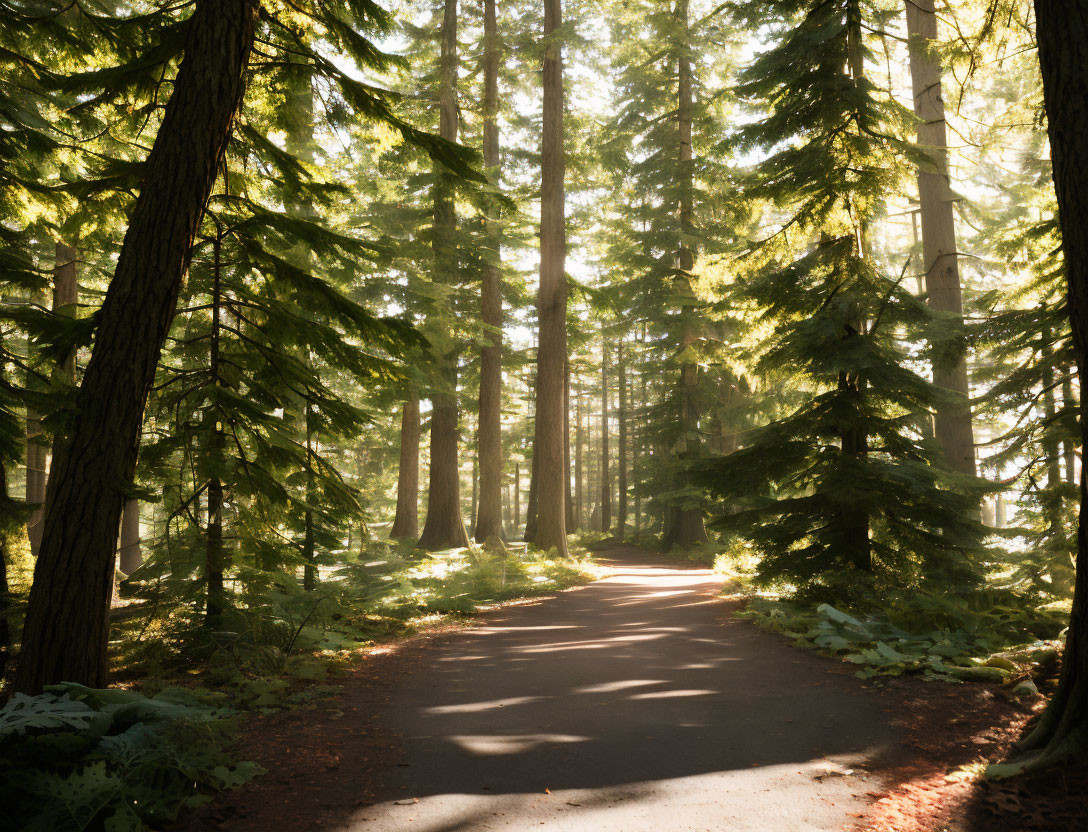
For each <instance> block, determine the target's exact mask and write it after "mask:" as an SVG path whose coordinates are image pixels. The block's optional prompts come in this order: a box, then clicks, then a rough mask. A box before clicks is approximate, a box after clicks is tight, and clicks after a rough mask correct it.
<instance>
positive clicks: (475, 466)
mask: <svg viewBox="0 0 1088 832" xmlns="http://www.w3.org/2000/svg"><path fill="white" fill-rule="evenodd" d="M479 485H480V457H479V454H473V455H472V502H471V504H470V505H469V509H468V516H469V517H470V518H472V520H471V522H470V523H469V525H470V526H472V527H473V528H476V506H477V502H478V497H479V493H478V490H479Z"/></svg>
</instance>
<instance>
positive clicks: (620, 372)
mask: <svg viewBox="0 0 1088 832" xmlns="http://www.w3.org/2000/svg"><path fill="white" fill-rule="evenodd" d="M616 383H617V384H618V385H619V409H618V410H617V412H616V416H617V419H618V420H619V437H618V439H619V441H618V447H617V448H616V453H617V459H616V467H617V473H618V479H619V484H618V493H619V506H618V508H619V511H618V513H617V516H616V536H617V537H618V538H619V539H620V540H621V541H622V540H623V538H624V535H625V534H626V533H627V359H626V357H625V356H624V354H623V341H622V340H621V341H620V342H619V343H618V344H617V345H616Z"/></svg>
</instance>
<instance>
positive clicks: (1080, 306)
mask: <svg viewBox="0 0 1088 832" xmlns="http://www.w3.org/2000/svg"><path fill="white" fill-rule="evenodd" d="M1035 18H1036V37H1037V40H1038V43H1039V63H1040V65H1041V67H1042V74H1043V97H1044V101H1045V104H1046V115H1047V122H1048V125H1047V129H1048V133H1049V134H1050V147H1051V158H1052V160H1053V165H1054V186H1055V191H1056V192H1057V196H1058V217H1059V220H1060V222H1061V228H1062V247H1063V251H1064V253H1065V270H1066V276H1067V280H1068V289H1069V298H1068V307H1069V317H1070V321H1071V323H1072V328H1073V343H1074V347H1075V350H1076V356H1077V369H1078V371H1079V375H1080V378H1082V379H1083V378H1085V377H1086V376H1085V372H1086V369H1088V140H1086V138H1088V107H1086V106H1085V102H1086V101H1088V10H1085V8H1084V4H1083V3H1070V2H1068V0H1035ZM1086 404H1088V402H1086V399H1085V397H1084V396H1083V395H1082V396H1081V402H1080V428H1081V443H1082V447H1083V446H1084V443H1085V442H1086V441H1088V407H1086ZM1020 747H1021V749H1022V750H1024V751H1036V752H1039V754H1038V756H1037V757H1035V758H1034V759H1033V760H1032V762H1031V763H1030V764H1029V765H1031V766H1032V767H1040V766H1044V765H1048V764H1053V763H1058V762H1061V761H1063V760H1065V759H1069V758H1073V757H1080V758H1083V757H1084V756H1085V755H1086V754H1088V481H1086V479H1085V476H1084V473H1083V471H1082V473H1081V478H1080V517H1079V525H1078V534H1077V577H1076V586H1075V588H1074V593H1073V610H1072V613H1071V615H1070V618H1069V629H1068V631H1067V636H1066V643H1065V653H1064V658H1063V661H1062V674H1061V680H1060V682H1059V684H1058V690H1057V691H1056V692H1055V694H1054V696H1053V698H1052V699H1051V700H1050V704H1049V706H1048V707H1047V710H1046V712H1045V713H1044V714H1043V716H1042V718H1041V719H1040V720H1039V722H1038V724H1037V725H1036V727H1035V730H1034V731H1032V732H1031V734H1030V735H1029V736H1027V737H1026V738H1025V739H1024V741H1023V742H1022V743H1021V746H1020Z"/></svg>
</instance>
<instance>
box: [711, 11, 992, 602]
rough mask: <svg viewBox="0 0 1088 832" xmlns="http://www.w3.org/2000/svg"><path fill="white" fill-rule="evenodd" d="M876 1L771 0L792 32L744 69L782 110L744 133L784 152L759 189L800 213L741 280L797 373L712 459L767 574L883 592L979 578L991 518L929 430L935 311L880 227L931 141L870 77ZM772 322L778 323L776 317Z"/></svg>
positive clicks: (778, 226)
mask: <svg viewBox="0 0 1088 832" xmlns="http://www.w3.org/2000/svg"><path fill="white" fill-rule="evenodd" d="M873 8H874V7H873V6H871V5H870V4H868V3H867V2H865V0H835V2H830V3H826V2H811V3H804V4H801V6H800V7H799V8H798V4H796V3H793V2H782V3H774V4H761V9H762V11H761V10H758V9H755V7H753V11H754V13H755V14H756V15H757V17H758V16H760V15H762V14H764V13H766V12H770V13H772V14H773V15H775V16H776V17H775V25H774V27H773V29H772V31H774V32H775V33H776V34H775V35H774V38H775V42H774V44H773V45H772V47H771V48H770V49H768V50H767V51H766V52H765V53H764V54H763V55H762V56H761V57H759V58H758V59H757V60H756V61H755V62H754V63H753V64H752V65H751V66H750V67H749V68H748V69H747V70H745V72H744V73H743V74H742V84H741V87H740V91H741V93H742V94H743V95H744V96H746V97H749V99H750V100H752V101H753V102H759V103H760V104H761V106H763V107H766V108H767V111H766V114H765V116H764V117H763V118H762V119H761V120H760V121H759V122H757V123H754V124H752V125H751V126H748V127H744V128H741V129H740V131H739V134H740V136H739V138H740V141H741V143H742V145H744V146H756V147H761V148H764V149H765V150H766V151H768V152H770V153H771V156H770V157H769V158H768V159H767V160H766V161H765V162H763V163H762V164H761V166H760V169H759V171H758V173H757V177H758V182H759V184H758V185H757V186H756V187H754V188H752V189H751V193H753V194H755V195H758V196H759V197H762V198H763V199H765V200H767V203H768V204H770V205H774V206H782V209H784V211H785V213H784V215H779V216H774V217H773V220H774V223H773V225H772V229H774V231H773V233H772V234H771V235H770V236H769V237H768V238H767V239H766V240H765V241H764V242H763V244H762V245H760V246H758V247H756V253H755V254H754V255H753V256H754V257H755V258H756V260H758V261H760V262H758V263H757V264H755V265H754V268H753V272H752V273H751V274H750V275H747V276H745V278H744V279H743V280H739V281H737V283H736V288H735V290H734V292H733V298H734V299H735V300H734V302H736V303H738V304H740V303H750V304H753V305H754V307H755V308H756V309H758V310H760V311H759V313H758V314H759V315H760V317H761V319H762V322H763V323H764V324H765V325H773V327H774V330H773V333H774V334H773V335H772V336H771V337H769V338H766V340H765V341H763V342H762V343H761V344H760V345H759V347H758V350H759V354H760V359H759V363H758V364H757V367H758V369H759V371H760V372H761V373H763V374H767V375H768V376H769V375H771V374H772V373H778V374H781V375H783V376H785V377H786V378H787V379H789V381H790V382H791V384H792V385H793V388H794V391H795V395H796V397H797V398H796V400H795V401H794V402H792V403H791V407H790V409H788V410H786V412H785V413H784V414H783V415H780V416H778V417H777V418H774V419H772V420H771V421H770V422H769V423H768V424H766V425H764V426H763V427H761V428H759V429H756V430H754V431H751V432H749V435H748V437H747V446H746V447H744V448H741V449H740V450H737V451H735V452H734V453H732V454H730V455H729V456H726V457H724V458H722V459H721V460H720V461H715V462H714V463H712V464H709V465H708V466H706V468H705V469H704V470H706V471H707V481H708V484H710V485H711V487H712V488H713V490H714V491H715V492H716V493H718V494H720V495H722V496H724V497H726V498H727V499H728V501H729V505H727V506H726V507H725V508H724V512H723V517H722V519H721V520H720V523H721V526H722V527H723V528H725V529H727V530H732V531H734V532H736V533H739V534H740V535H741V536H742V537H744V538H746V539H748V540H750V541H752V543H753V544H754V546H755V548H756V550H757V551H758V552H759V553H760V555H761V556H762V560H761V563H760V566H759V574H760V576H761V577H762V578H763V579H764V580H772V581H773V580H787V581H789V582H790V583H792V584H794V585H795V586H797V587H798V591H799V593H801V594H802V595H809V596H810V597H814V598H819V599H833V598H836V597H839V598H850V597H853V598H858V597H862V596H868V597H874V595H875V594H876V593H880V592H882V591H887V590H889V589H892V588H895V587H902V586H911V585H917V584H919V583H927V584H929V585H933V586H940V587H941V590H942V591H943V592H949V591H953V590H955V589H959V590H962V591H966V590H967V589H969V588H970V587H971V586H972V585H973V584H974V583H975V582H977V580H978V579H979V573H978V570H977V568H976V567H975V565H974V564H973V561H972V554H973V552H974V551H975V549H974V548H973V547H977V546H978V540H979V538H980V536H981V529H980V528H979V525H978V523H977V521H976V520H974V519H973V514H972V512H971V511H970V505H971V500H972V499H973V498H975V497H977V491H975V492H972V490H971V489H972V488H975V487H977V486H975V485H974V484H973V483H972V482H971V481H969V480H967V481H965V480H964V479H962V478H958V477H957V476H956V475H954V474H953V472H951V471H948V469H947V468H946V467H945V466H944V465H943V464H941V462H940V460H939V459H938V458H936V457H935V456H934V452H933V450H932V449H931V448H930V446H929V445H928V444H927V442H926V441H925V437H924V435H922V434H921V432H920V431H919V430H918V428H917V424H916V422H917V418H916V414H918V413H925V412H932V410H933V408H934V407H935V404H936V403H937V402H944V401H947V394H944V393H942V392H941V390H940V388H938V387H936V386H934V385H932V384H931V383H929V382H927V381H925V380H924V379H922V378H921V377H920V376H918V375H917V374H916V373H915V372H914V371H913V370H912V369H911V368H910V367H909V366H908V360H907V351H906V348H905V344H904V343H903V340H902V339H903V338H904V337H905V336H904V333H911V332H913V333H918V332H920V331H922V330H923V329H924V327H925V326H926V325H927V323H928V322H929V320H930V313H929V311H928V310H927V309H926V307H925V306H923V305H922V304H921V303H920V302H919V301H918V300H917V299H916V298H914V297H913V296H912V295H910V294H909V293H908V292H907V291H905V290H904V288H903V287H902V281H903V277H904V276H905V273H906V269H902V270H900V272H899V274H896V273H894V272H885V271H884V267H882V265H881V263H880V262H879V260H878V259H877V257H876V256H875V254H874V251H873V248H872V235H871V228H872V225H873V223H874V222H875V221H876V219H877V218H878V217H879V216H880V213H881V211H882V200H883V197H884V195H885V194H887V193H894V192H897V189H899V188H900V187H901V186H902V183H903V180H904V177H905V176H906V174H907V172H908V170H909V166H910V165H911V163H912V162H913V161H914V149H913V148H912V146H911V144H910V142H909V141H908V140H907V139H906V138H905V137H904V133H905V132H906V131H907V130H909V129H910V127H911V126H912V121H913V120H912V119H911V117H910V115H909V114H908V113H906V112H905V111H904V110H903V108H901V106H900V105H899V104H898V103H897V102H896V101H895V100H894V98H893V97H891V96H890V95H888V94H887V93H886V92H882V91H881V90H879V88H878V87H877V86H876V85H875V84H874V83H873V82H872V81H871V80H870V79H869V77H868V76H867V75H866V65H867V52H868V50H867V49H866V44H865V41H864V31H865V20H866V15H867V14H870V13H873ZM765 331H766V330H765Z"/></svg>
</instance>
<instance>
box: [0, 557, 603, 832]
mask: <svg viewBox="0 0 1088 832" xmlns="http://www.w3.org/2000/svg"><path fill="white" fill-rule="evenodd" d="M593 569H594V568H593V565H592V561H591V560H590V558H589V556H588V554H587V553H586V552H585V550H583V549H580V548H578V547H574V548H573V550H572V553H571V556H569V557H567V558H558V557H556V555H555V552H554V551H550V552H531V551H527V550H526V549H524V548H507V547H505V546H502V545H501V544H492V545H488V546H485V547H477V546H473V547H471V548H468V549H456V550H450V551H445V552H434V553H422V552H416V551H412V550H411V549H409V548H407V547H405V546H400V545H397V544H392V543H387V542H377V541H375V542H372V543H370V544H369V546H368V548H367V549H366V551H365V552H364V553H363V554H362V556H361V557H360V558H359V559H358V560H356V561H353V562H350V563H347V564H341V565H339V566H337V567H335V568H330V569H327V570H323V571H322V574H321V580H320V582H319V584H318V586H317V588H316V589H315V590H312V591H305V590H304V589H303V588H302V585H301V582H300V581H299V580H298V578H297V576H296V575H294V574H291V573H289V572H262V571H260V570H256V569H254V570H251V572H250V571H247V570H246V568H245V567H241V568H239V569H238V571H237V572H235V574H234V577H235V593H234V595H233V596H232V598H233V603H232V605H231V609H230V611H229V613H228V614H226V615H224V616H223V617H222V618H221V619H220V620H218V621H217V622H216V624H215V626H214V627H212V626H209V625H208V623H207V622H206V621H205V620H204V617H203V611H202V609H201V608H200V605H199V602H198V601H197V600H195V599H196V598H199V597H200V594H199V593H196V594H194V596H193V598H194V600H193V601H192V602H189V603H187V602H184V601H183V602H182V603H177V601H176V600H174V601H173V602H172V603H167V598H168V597H173V598H175V599H176V596H169V595H167V594H166V593H164V592H161V587H157V586H156V585H155V582H154V581H148V582H146V583H145V584H142V585H141V584H140V582H139V581H138V580H134V581H131V582H130V583H129V585H128V586H127V587H126V594H127V595H128V596H130V598H133V599H139V600H136V601H135V602H136V603H139V602H140V601H141V600H142V601H143V603H144V604H145V607H144V608H143V609H145V610H146V612H145V613H144V614H143V615H142V616H139V617H133V618H130V619H128V620H126V621H124V622H122V623H119V624H116V625H114V627H113V631H112V633H111V639H112V640H113V643H114V645H115V647H116V648H117V649H116V650H114V655H115V662H114V666H113V678H114V681H115V683H119V684H122V685H124V686H126V687H128V688H130V689H128V690H122V689H110V690H93V689H89V688H84V687H81V686H79V685H72V684H66V685H60V686H52V687H50V688H48V689H46V691H45V692H44V693H43V694H41V695H40V696H35V697H27V696H22V695H16V696H14V697H13V698H11V699H10V700H9V701H8V702H7V704H6V705H5V706H4V707H3V708H2V709H0V829H3V830H6V829H9V828H10V829H13V830H15V829H17V830H20V832H24V830H25V832H84V830H86V831H87V832H138V831H139V830H143V829H146V828H161V826H162V824H164V823H168V822H169V821H171V820H173V819H174V818H176V817H177V815H178V814H179V813H180V812H181V811H183V810H185V809H188V808H192V807H193V806H196V805H199V804H200V803H202V802H204V801H206V800H208V799H209V797H210V795H211V794H212V793H214V792H215V791H219V790H222V789H226V788H233V787H235V786H238V785H241V784H242V783H244V782H246V781H248V780H249V779H251V778H252V777H254V776H256V775H257V774H259V773H261V769H260V767H259V766H257V765H256V764H254V763H247V762H236V761H234V760H233V759H232V755H231V752H230V736H231V733H232V731H233V729H234V727H235V726H236V724H237V722H238V721H239V718H240V717H244V716H245V714H246V713H247V712H258V713H268V712H272V711H275V710H279V709H285V708H307V707H314V705H315V703H316V702H318V701H319V700H321V699H323V698H327V697H330V696H334V695H336V694H337V693H338V691H339V690H340V688H339V686H337V685H335V684H330V683H329V682H330V681H331V682H334V681H335V676H336V674H337V672H338V670H340V669H342V668H344V667H345V666H347V665H348V664H349V663H350V662H351V661H352V660H353V659H354V658H356V657H358V656H359V655H360V654H361V653H363V652H365V651H366V650H367V648H369V647H371V646H372V645H374V644H375V643H377V642H380V641H388V640H390V639H392V638H396V637H400V636H405V635H409V634H411V633H413V632H416V631H418V630H420V629H423V628H426V627H430V626H435V625H437V624H440V623H443V622H447V621H451V620H458V619H464V618H466V617H469V616H472V615H473V614H475V613H476V612H477V611H479V610H480V609H481V608H482V607H486V606H488V605H492V604H496V603H499V602H502V601H506V600H510V599H514V598H524V597H531V596H537V595H545V594H550V593H553V592H556V591H558V590H560V589H564V588H566V587H570V586H573V585H576V584H579V583H584V582H586V581H588V580H591V579H592V577H593V574H594V571H593ZM137 577H138V573H137ZM174 589H175V588H171V591H173V590H174ZM160 593H161V594H160ZM8 824H12V825H8Z"/></svg>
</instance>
